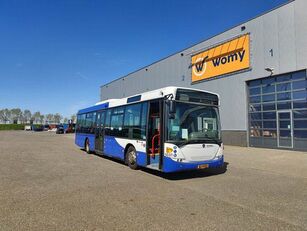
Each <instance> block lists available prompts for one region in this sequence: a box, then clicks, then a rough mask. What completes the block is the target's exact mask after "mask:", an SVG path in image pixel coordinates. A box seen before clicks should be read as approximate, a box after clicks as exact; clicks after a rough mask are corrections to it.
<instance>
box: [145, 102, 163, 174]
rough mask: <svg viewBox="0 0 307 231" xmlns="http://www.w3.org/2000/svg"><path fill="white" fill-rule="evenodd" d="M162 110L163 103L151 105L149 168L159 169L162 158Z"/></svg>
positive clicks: (151, 103)
mask: <svg viewBox="0 0 307 231" xmlns="http://www.w3.org/2000/svg"><path fill="white" fill-rule="evenodd" d="M161 110H162V102H161V101H154V102H150V104H149V115H148V136H147V137H148V139H147V145H146V147H147V165H148V167H149V168H154V169H159V168H160V158H161V128H162V126H161V115H162V114H161Z"/></svg>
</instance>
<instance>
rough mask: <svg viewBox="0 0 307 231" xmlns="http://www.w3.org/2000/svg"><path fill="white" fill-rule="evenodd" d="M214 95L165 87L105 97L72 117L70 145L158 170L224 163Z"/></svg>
mask: <svg viewBox="0 0 307 231" xmlns="http://www.w3.org/2000/svg"><path fill="white" fill-rule="evenodd" d="M218 108H219V96H218V95H217V94H214V93H211V92H206V91H201V90H195V89H190V88H179V87H166V88H162V89H158V90H154V91H149V92H146V93H143V94H139V95H134V96H131V97H127V98H122V99H110V100H106V101H103V102H99V103H97V104H96V105H95V106H92V107H89V108H85V109H82V110H80V111H78V114H77V125H76V138H75V143H76V145H78V146H79V147H81V148H84V150H85V151H86V152H87V153H91V152H95V153H96V154H98V155H105V156H109V157H113V158H117V159H121V160H123V161H125V162H126V163H127V164H128V166H129V167H130V168H132V169H137V168H138V167H139V166H142V167H146V168H151V169H156V170H159V171H163V172H176V171H184V170H192V169H204V168H218V167H222V166H223V165H224V157H223V143H222V140H221V128H220V119H219V109H218Z"/></svg>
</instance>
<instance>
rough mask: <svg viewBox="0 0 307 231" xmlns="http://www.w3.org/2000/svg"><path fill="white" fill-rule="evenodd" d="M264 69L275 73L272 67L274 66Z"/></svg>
mask: <svg viewBox="0 0 307 231" xmlns="http://www.w3.org/2000/svg"><path fill="white" fill-rule="evenodd" d="M264 70H266V71H268V72H270V74H271V75H273V74H274V68H272V67H267V68H265V69H264Z"/></svg>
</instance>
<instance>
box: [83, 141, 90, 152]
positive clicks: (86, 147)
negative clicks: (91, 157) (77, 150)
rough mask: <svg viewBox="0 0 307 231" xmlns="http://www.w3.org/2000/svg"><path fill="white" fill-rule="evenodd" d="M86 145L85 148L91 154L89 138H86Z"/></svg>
mask: <svg viewBox="0 0 307 231" xmlns="http://www.w3.org/2000/svg"><path fill="white" fill-rule="evenodd" d="M84 146H85V147H84V149H85V151H86V153H87V154H91V149H90V141H89V140H88V139H86V141H85V145H84Z"/></svg>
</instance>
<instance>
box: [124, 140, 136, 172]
mask: <svg viewBox="0 0 307 231" xmlns="http://www.w3.org/2000/svg"><path fill="white" fill-rule="evenodd" d="M126 162H127V164H128V166H129V167H130V168H131V169H133V170H136V169H137V168H138V165H137V163H136V150H135V148H134V147H133V146H130V147H129V148H128V150H127V153H126Z"/></svg>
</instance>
